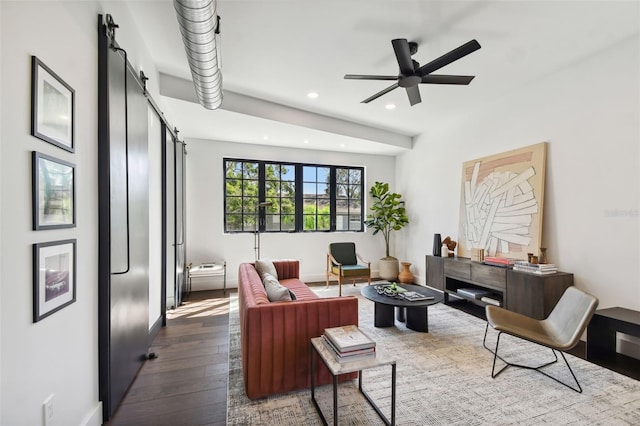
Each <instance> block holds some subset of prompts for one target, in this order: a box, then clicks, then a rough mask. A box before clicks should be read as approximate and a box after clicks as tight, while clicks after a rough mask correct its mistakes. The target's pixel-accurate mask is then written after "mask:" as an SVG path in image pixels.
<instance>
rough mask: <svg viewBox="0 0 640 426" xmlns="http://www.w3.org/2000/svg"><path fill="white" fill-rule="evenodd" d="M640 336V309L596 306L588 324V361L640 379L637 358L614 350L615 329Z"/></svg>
mask: <svg viewBox="0 0 640 426" xmlns="http://www.w3.org/2000/svg"><path fill="white" fill-rule="evenodd" d="M617 332H620V333H624V334H629V335H631V336H635V337H640V311H634V310H631V309H626V308H620V307H615V308H606V309H598V310H597V311H596V312H595V313H594V314H593V318H591V322H590V323H589V326H588V328H587V361H591V362H594V363H596V364H598V365H601V366H603V367H606V368H609V369H611V370H614V371H617V372H618V373H622V374H625V375H627V376H629V377H633V378H635V379H638V380H640V361H639V360H637V359H635V358H632V357H629V356H626V355H623V354H621V353H618V352H617V351H616V340H617V338H616V333H617Z"/></svg>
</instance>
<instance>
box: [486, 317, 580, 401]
mask: <svg viewBox="0 0 640 426" xmlns="http://www.w3.org/2000/svg"><path fill="white" fill-rule="evenodd" d="M488 330H489V323H488V322H487V326H486V328H485V330H484V339H483V340H482V346H484V348H485V349H486V350H488V351H489V352H491V353H492V354H493V366H492V368H491V378H493V379H494V378H496V377H497V376H498V374H500V373H502V372H503V371H504V370H506V369H507V367H519V368H526V369H528V370H535V371H537V372H538V373H540V374H542V375H544V376H547V377H549V378H550V379H553V380H555V381H556V382H558V383H560V384H561V385H564V386H566V387H568V388H569V389H571V390H573V391H575V392H578V393H582V387H581V386H580V383H579V382H578V379H577V378H576V375H575V374H574V373H573V370H572V369H571V366H570V365H569V363H568V362H567V358H566V357H565V356H564V352H562V351H558V352H560V355H562V359H563V360H564V363H565V365H566V366H567V368H568V369H569V372H570V373H571V376H572V377H573V380H574V381H575V382H576V385H577V386H578V388H577V389H576V388H574V387H572V386H571V385H569V384H567V383H564V382H562V381H560V380H559V379H557V378H555V377H553V376H552V375H550V374H549V373H547V372H545V371H542V368H544V367H547V366H549V365H551V364H554V363H556V362H558V355H557V354H556V349H553V348H549V349H551V352H552V353H553V356H554V358H555V359H554V360H553V361H549V362H547V363H545V364H542V365H539V366H537V367H531V366H529V365H521V364H515V363H511V362H509V361H507V360H505V359H504V358H502V357H501V356H500V355H498V346H499V344H500V336H502V332H501V331H499V332H498V337H497V339H496V348H495V350H492V349H491V348H489V347H488V346H487V344H486V340H487V332H488ZM515 337H517V336H515ZM532 343H536V342H532ZM536 344H538V343H536ZM540 346H544V345H540ZM496 359H500V361H502V362H504V363H505V366H504V367H502V368H501V369H500V370H498V372H496V371H495V369H496Z"/></svg>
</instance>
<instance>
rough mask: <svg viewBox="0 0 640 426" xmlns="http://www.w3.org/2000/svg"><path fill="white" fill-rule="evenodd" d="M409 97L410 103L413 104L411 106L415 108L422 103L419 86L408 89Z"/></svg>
mask: <svg viewBox="0 0 640 426" xmlns="http://www.w3.org/2000/svg"><path fill="white" fill-rule="evenodd" d="M406 89H407V96H409V103H410V104H411V106H414V105H415V104H419V103H420V102H422V98H421V97H420V89H418V86H413V87H407V88H406Z"/></svg>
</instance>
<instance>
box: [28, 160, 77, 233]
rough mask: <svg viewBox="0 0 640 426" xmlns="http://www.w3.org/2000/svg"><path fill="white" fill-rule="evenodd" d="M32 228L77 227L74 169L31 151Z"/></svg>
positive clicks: (70, 164)
mask: <svg viewBox="0 0 640 426" xmlns="http://www.w3.org/2000/svg"><path fill="white" fill-rule="evenodd" d="M32 157H33V158H32V160H33V164H32V172H33V174H32V185H33V190H32V205H33V229H34V231H38V230H43V229H58V228H73V227H75V226H76V187H75V181H76V166H75V164H73V163H69V162H68V161H63V160H60V159H58V158H55V157H51V156H49V155H46V154H43V153H41V152H37V151H33V156H32Z"/></svg>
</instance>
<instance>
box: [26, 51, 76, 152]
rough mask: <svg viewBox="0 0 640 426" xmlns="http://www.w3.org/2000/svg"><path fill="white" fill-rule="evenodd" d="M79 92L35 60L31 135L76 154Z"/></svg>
mask: <svg viewBox="0 0 640 426" xmlns="http://www.w3.org/2000/svg"><path fill="white" fill-rule="evenodd" d="M75 98H76V95H75V90H73V88H72V87H71V86H69V85H68V84H67V83H66V82H65V81H64V80H63V79H62V78H60V77H59V76H58V75H57V74H56V73H55V72H53V71H52V70H51V68H49V67H48V66H46V65H45V64H44V63H43V62H42V61H40V60H39V59H38V58H37V57H36V56H32V57H31V135H33V136H35V137H37V138H39V139H42V140H43V141H46V142H49V143H50V144H53V145H55V146H57V147H60V148H62V149H64V150H67V151H69V152H75Z"/></svg>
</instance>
